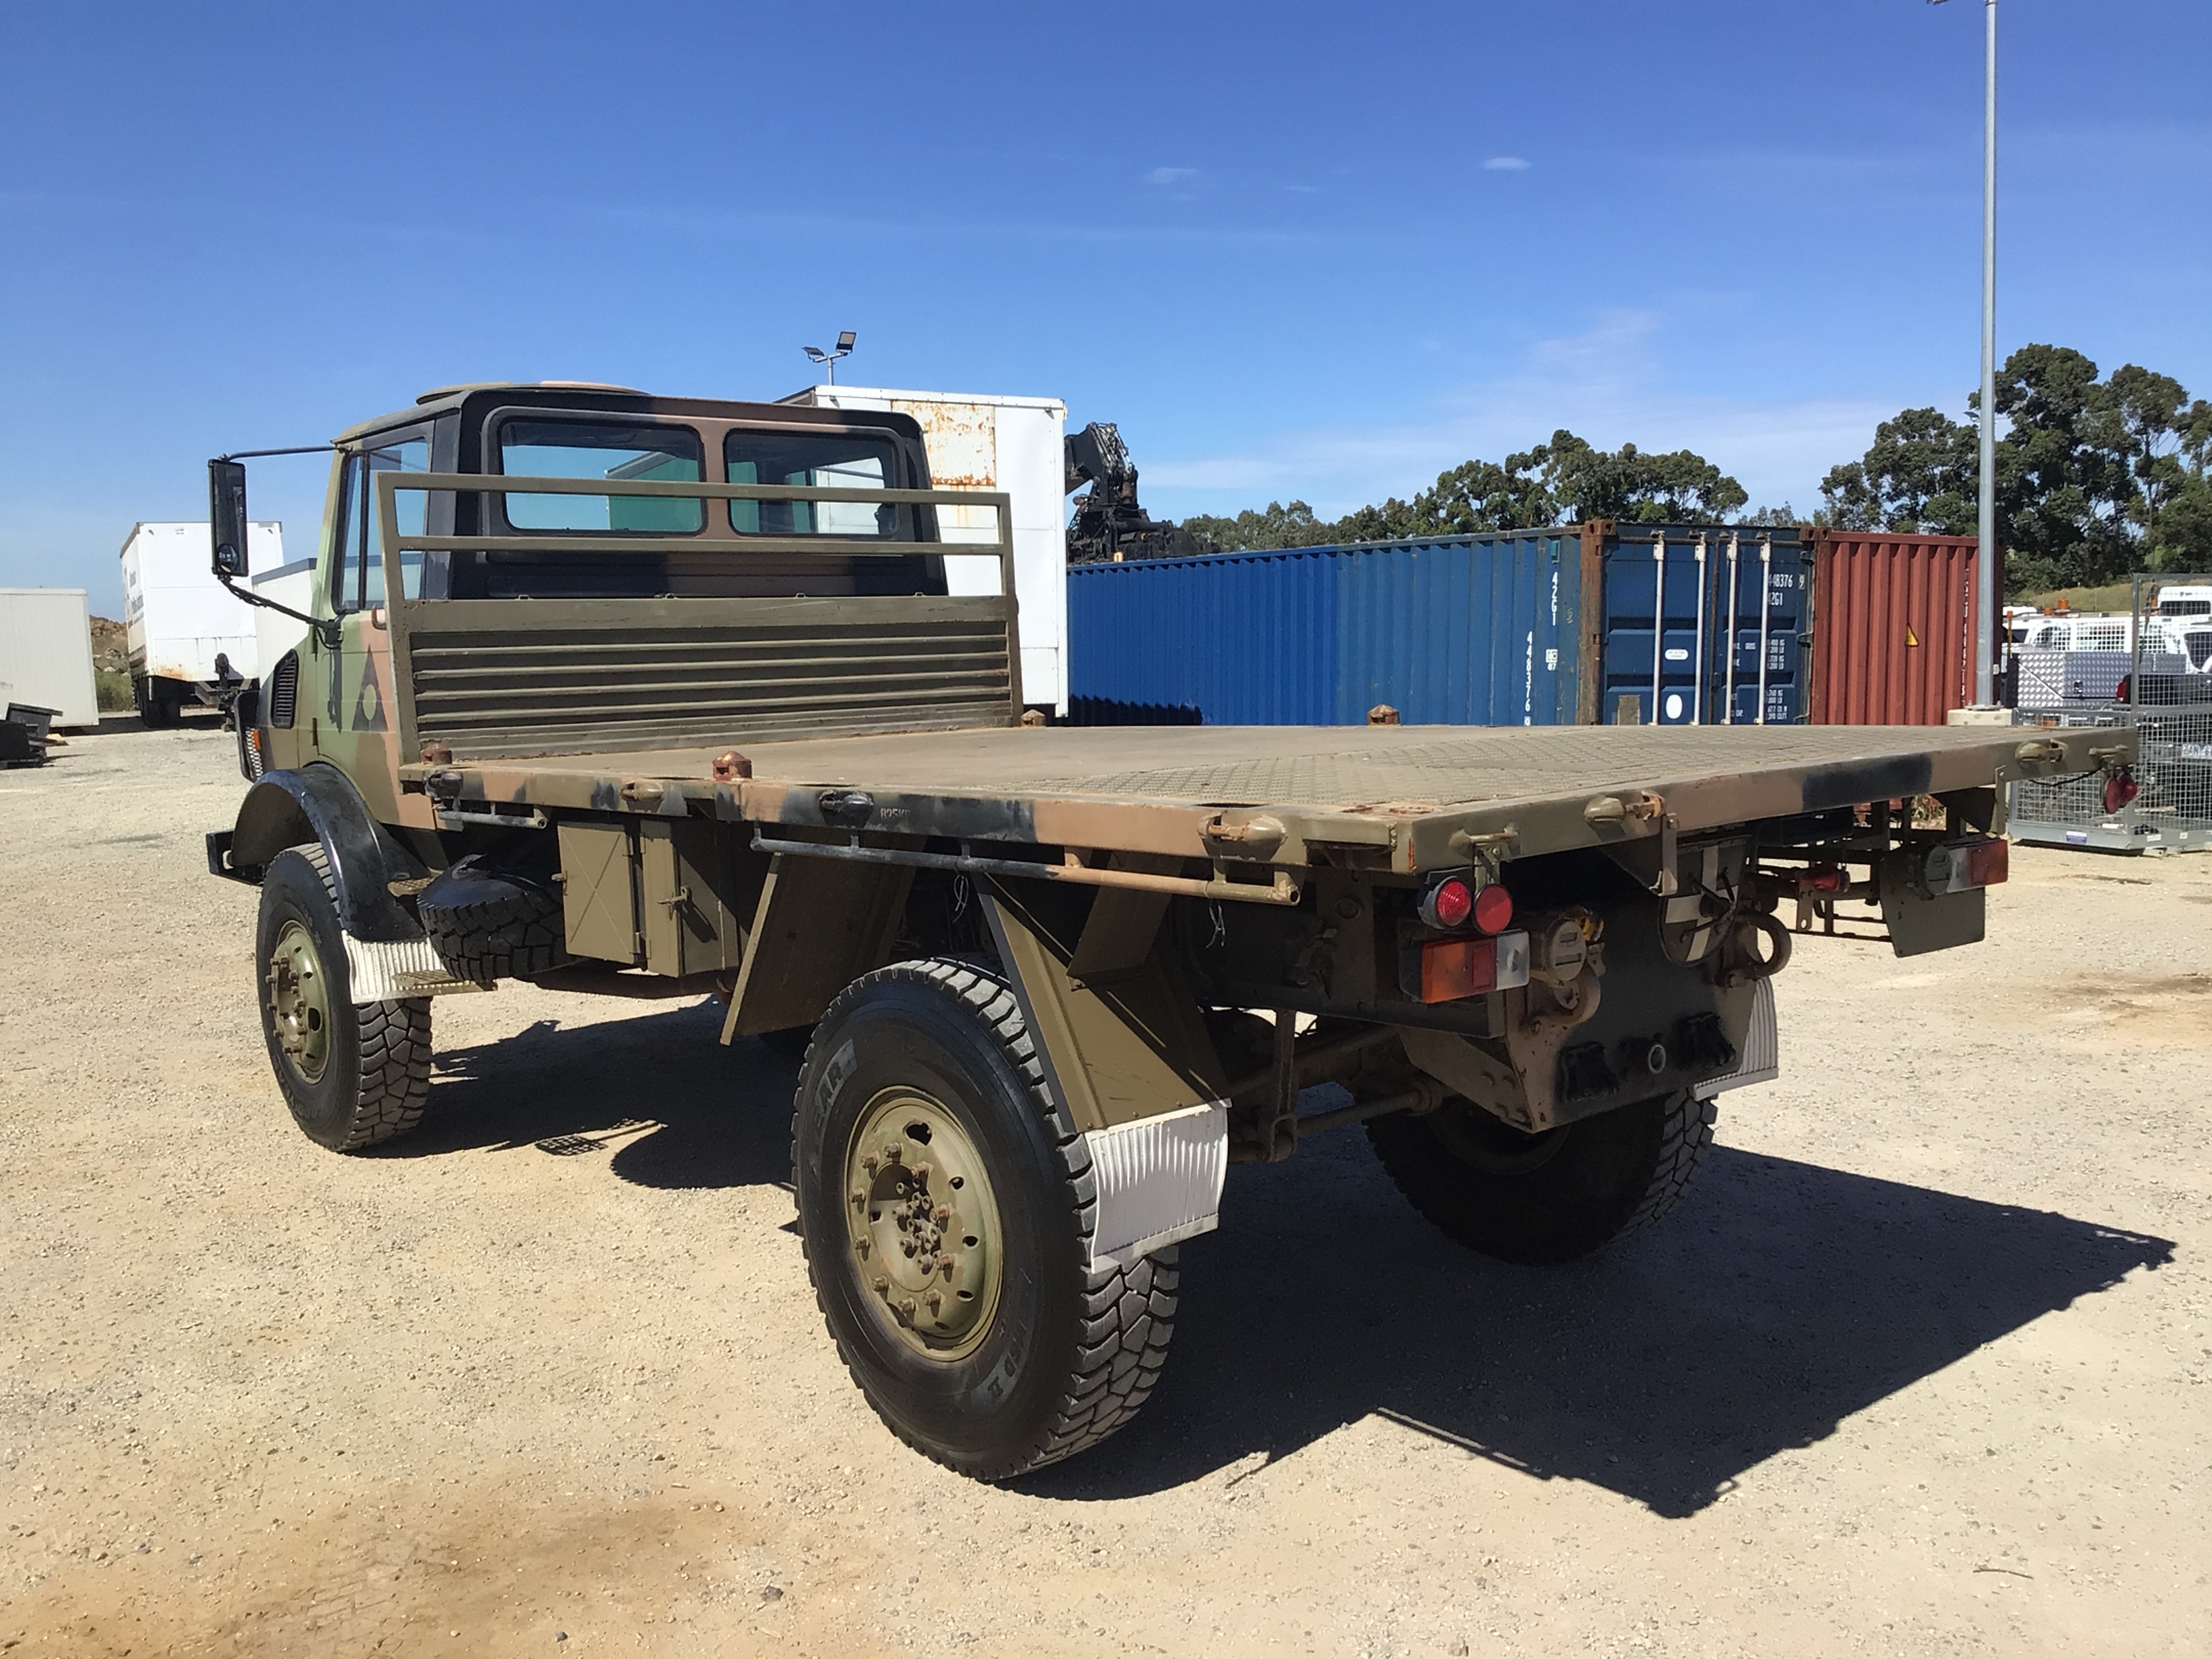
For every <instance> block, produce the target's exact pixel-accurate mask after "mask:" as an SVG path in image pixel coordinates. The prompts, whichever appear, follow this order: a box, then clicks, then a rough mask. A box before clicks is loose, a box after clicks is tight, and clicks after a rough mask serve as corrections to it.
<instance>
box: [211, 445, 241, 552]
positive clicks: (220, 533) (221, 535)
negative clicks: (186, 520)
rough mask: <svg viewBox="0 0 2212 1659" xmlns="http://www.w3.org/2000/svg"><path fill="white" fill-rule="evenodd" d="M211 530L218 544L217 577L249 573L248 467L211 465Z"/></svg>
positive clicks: (222, 463)
mask: <svg viewBox="0 0 2212 1659" xmlns="http://www.w3.org/2000/svg"><path fill="white" fill-rule="evenodd" d="M208 527H209V531H210V537H211V539H212V540H213V542H214V544H215V563H214V568H215V574H216V576H217V577H218V578H219V579H220V580H224V581H230V580H235V579H236V578H238V577H240V576H243V575H245V574H246V464H245V463H244V462H243V461H210V462H209V463H208Z"/></svg>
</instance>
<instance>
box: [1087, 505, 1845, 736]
mask: <svg viewBox="0 0 2212 1659" xmlns="http://www.w3.org/2000/svg"><path fill="white" fill-rule="evenodd" d="M1701 535H1702V536H1703V537H1704V538H1705V544H1704V545H1705V556H1704V557H1703V558H1702V559H1700V558H1699V556H1698V550H1699V537H1700V536H1701ZM1731 536H1734V537H1735V538H1736V540H1735V543H1733V544H1731V543H1730V541H1729V538H1730V537H1731ZM1732 545H1733V546H1734V547H1735V551H1736V556H1735V560H1734V562H1733V563H1731V562H1730V561H1729V557H1728V552H1729V548H1730V546H1732ZM1661 546H1663V547H1664V548H1665V556H1664V558H1663V559H1662V558H1661V557H1660V556H1659V555H1658V551H1657V550H1658V548H1659V547H1661ZM1807 568H1808V561H1807V560H1806V558H1805V556H1804V555H1803V553H1802V550H1800V548H1799V546H1798V544H1797V532H1796V531H1795V530H1794V529H1783V530H1777V531H1772V532H1767V531H1752V532H1741V531H1739V532H1729V531H1726V530H1720V531H1715V530H1712V529H1710V528H1707V529H1704V530H1702V531H1701V530H1699V529H1697V528H1691V529H1687V530H1685V529H1682V528H1681V527H1680V526H1648V527H1647V526H1641V525H1631V526H1621V528H1620V533H1618V534H1616V533H1614V526H1611V525H1594V526H1563V527H1560V528H1558V529H1552V530H1533V531H1505V532H1494V533H1491V534H1486V535H1480V536H1455V537H1446V538H1437V539H1433V540H1418V541H1402V542H1376V543H1365V544H1352V545H1346V546H1333V547H1309V548H1295V549H1286V550H1281V551H1277V552H1267V553H1220V554H1212V555H1208V556H1204V557H1201V558H1190V559H1146V560H1138V561H1132V562H1124V563H1120V564H1086V565H1074V566H1071V567H1070V568H1069V569H1068V572H1067V630H1068V631H1067V640H1068V668H1069V675H1070V679H1069V690H1070V693H1071V697H1070V716H1071V718H1072V719H1073V720H1076V721H1077V722H1078V723H1080V724H1093V725H1129V724H1143V723H1152V722H1170V723H1182V722H1188V723H1199V722H1203V723H1205V724H1206V725H1211V726H1326V725H1336V726H1356V725H1359V724H1362V723H1363V722H1364V721H1365V720H1366V718H1367V711H1368V710H1369V709H1370V708H1373V707H1375V706H1376V704H1378V703H1388V704H1389V705H1390V706H1391V707H1393V708H1396V709H1397V710H1398V711H1399V715H1400V718H1401V720H1404V721H1405V722H1406V723H1407V724H1408V725H1454V726H1564V725H1571V724H1573V723H1575V722H1576V721H1577V720H1585V721H1588V720H1607V721H1620V720H1626V721H1630V722H1635V723H1640V722H1643V721H1647V720H1652V719H1653V718H1654V717H1655V711H1656V718H1657V719H1658V720H1661V721H1663V722H1665V723H1668V724H1680V723H1685V722H1688V721H1690V720H1699V719H1701V720H1705V721H1708V722H1713V723H1718V722H1721V721H1723V720H1726V719H1727V718H1728V714H1727V712H1726V711H1727V710H1728V709H1729V708H1730V707H1731V706H1732V707H1733V708H1734V710H1735V719H1736V720H1738V721H1740V722H1743V723H1749V722H1752V721H1753V720H1757V719H1758V715H1759V693H1760V688H1761V681H1760V677H1759V665H1760V662H1761V660H1762V650H1761V645H1762V641H1764V643H1765V651H1764V660H1765V663H1766V676H1765V692H1766V702H1765V707H1766V717H1767V719H1768V720H1774V721H1781V720H1802V719H1803V718H1804V713H1803V708H1804V704H1803V696H1802V686H1803V679H1804V676H1803V672H1802V657H1803V653H1802V647H1801V641H1800V635H1801V632H1802V629H1803V626H1804V618H1805V615H1806V588H1805V573H1806V570H1807ZM1731 571H1733V572H1734V574H1735V588H1734V592H1735V612H1734V619H1735V626H1734V630H1733V632H1734V637H1735V641H1736V645H1735V653H1734V655H1735V678H1734V681H1733V683H1731V680H1730V677H1729V658H1730V653H1729V647H1728V645H1727V641H1728V639H1729V633H1730V628H1729V591H1730V590H1729V573H1730V572H1731ZM1662 592H1663V594H1664V597H1665V600H1666V606H1665V615H1664V616H1663V617H1656V621H1657V622H1658V624H1659V626H1658V627H1657V629H1656V631H1655V628H1654V623H1655V612H1656V609H1657V600H1658V599H1659V597H1660V595H1661V594H1662ZM1762 596H1763V597H1764V599H1765V604H1764V605H1763V606H1762V603H1761V600H1762ZM1585 605H1589V607H1590V614H1591V616H1592V617H1593V619H1594V620H1593V623H1592V625H1591V626H1589V628H1587V629H1585V628H1584V627H1583V621H1582V619H1583V614H1584V608H1585ZM1655 637H1656V638H1657V639H1658V640H1659V641H1660V650H1661V653H1662V654H1661V656H1660V659H1659V661H1658V663H1657V666H1658V667H1659V669H1660V674H1659V678H1658V683H1657V684H1656V687H1655V684H1654V682H1653V677H1652V674H1653V668H1654V666H1655V663H1654V651H1653V641H1654V639H1655ZM1699 665H1702V667H1703V672H1702V674H1700V672H1699ZM1655 690H1656V696H1655V695H1654V694H1655Z"/></svg>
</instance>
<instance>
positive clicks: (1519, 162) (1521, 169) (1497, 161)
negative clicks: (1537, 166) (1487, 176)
mask: <svg viewBox="0 0 2212 1659" xmlns="http://www.w3.org/2000/svg"><path fill="white" fill-rule="evenodd" d="M1530 165H1531V163H1529V162H1528V161H1524V160H1523V159H1522V157H1520V156H1518V155H1493V156H1492V157H1491V158H1490V159H1489V160H1488V161H1485V162H1484V163H1483V164H1482V170H1483V171H1484V172H1485V173H1526V172H1528V168H1529V167H1530Z"/></svg>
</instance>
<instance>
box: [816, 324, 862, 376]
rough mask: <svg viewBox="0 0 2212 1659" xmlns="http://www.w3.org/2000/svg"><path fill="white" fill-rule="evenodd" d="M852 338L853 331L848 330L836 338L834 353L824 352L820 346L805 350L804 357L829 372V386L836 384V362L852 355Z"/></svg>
mask: <svg viewBox="0 0 2212 1659" xmlns="http://www.w3.org/2000/svg"><path fill="white" fill-rule="evenodd" d="M853 340H854V334H853V331H852V330H851V329H849V328H848V329H847V330H846V331H844V332H843V333H842V334H840V335H839V336H838V337H837V349H836V350H835V351H824V350H823V349H822V348H821V347H820V346H809V347H807V348H806V355H807V356H809V357H811V358H812V359H813V360H814V361H815V362H817V363H819V364H821V365H822V366H823V368H826V369H828V370H829V384H830V385H831V386H835V385H836V384H837V360H838V359H839V358H840V357H849V356H852V355H853Z"/></svg>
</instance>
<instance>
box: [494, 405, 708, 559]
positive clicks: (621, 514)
mask: <svg viewBox="0 0 2212 1659" xmlns="http://www.w3.org/2000/svg"><path fill="white" fill-rule="evenodd" d="M499 470H500V471H501V472H504V473H506V474H507V475H508V476H509V477H532V478H648V479H655V480H670V481H674V482H678V483H697V482H698V481H699V477H700V447H699V435H698V434H697V433H696V432H694V431H692V430H691V428H690V427H687V426H655V425H649V424H647V423H644V422H612V421H507V422H504V423H503V424H502V425H501V427H500V429H499ZM507 523H508V524H510V525H512V526H513V527H514V528H515V529H517V530H544V531H566V532H574V533H577V534H589V533H590V532H593V531H610V530H613V531H621V530H635V531H652V532H658V533H659V534H661V535H664V536H665V535H690V534H693V533H695V532H697V531H699V530H701V529H702V528H704V527H705V525H706V504H705V503H704V502H703V501H681V500H676V501H671V500H666V499H662V498H658V497H647V496H640V495H509V496H507Z"/></svg>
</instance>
